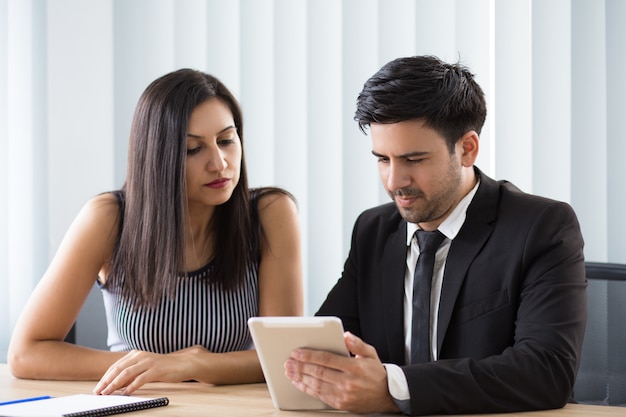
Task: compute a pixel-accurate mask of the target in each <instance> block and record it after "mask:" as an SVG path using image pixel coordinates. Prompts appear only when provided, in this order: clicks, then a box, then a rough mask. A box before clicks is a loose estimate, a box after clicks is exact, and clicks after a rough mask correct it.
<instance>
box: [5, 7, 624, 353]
mask: <svg viewBox="0 0 626 417" xmlns="http://www.w3.org/2000/svg"><path fill="white" fill-rule="evenodd" d="M624 22H626V5H625V2H623V1H621V0H604V1H602V0H553V1H550V2H546V1H541V0H535V1H532V0H507V1H497V0H474V1H467V0H439V1H430V0H413V1H409V0H342V1H339V0H238V1H237V0H230V1H223V0H207V1H203V0H185V1H177V0H98V1H96V0H93V1H84V0H49V1H46V0H0V195H2V199H1V200H0V360H3V359H4V355H5V350H6V345H7V343H8V340H9V337H10V332H11V329H12V326H13V325H14V323H15V320H16V319H17V315H18V314H19V312H20V310H21V307H22V305H23V303H24V302H25V300H26V298H27V297H28V294H29V293H30V291H31V290H32V287H33V286H34V285H35V283H36V282H37V280H38V279H39V277H40V276H41V275H42V273H43V272H44V270H45V268H46V266H47V264H48V262H49V260H50V258H51V256H52V255H53V253H54V252H55V250H56V248H57V246H58V244H59V241H60V240H61V239H62V237H63V234H64V231H65V230H66V228H67V227H68V225H69V223H70V222H71V220H72V218H73V217H74V215H75V214H76V213H77V211H78V210H79V208H80V207H81V205H82V204H83V203H84V202H85V201H86V200H87V199H88V198H89V197H91V196H92V195H94V194H96V193H98V192H101V191H104V190H110V189H113V188H116V187H119V186H120V185H121V183H122V181H123V179H124V175H125V168H126V143H127V136H128V131H129V125H130V119H131V116H132V112H133V109H134V106H135V104H136V100H137V99H138V97H139V94H140V93H141V91H143V89H144V88H145V87H146V86H147V84H148V83H149V82H150V81H152V80H153V79H154V78H156V77H157V76H160V75H162V74H164V73H166V72H168V71H171V70H173V69H176V68H180V67H193V68H197V69H201V70H204V71H207V72H210V73H212V74H214V75H216V76H218V77H219V78H221V79H222V80H223V81H224V82H225V83H226V84H227V85H228V86H229V87H230V88H231V89H232V91H233V92H234V93H235V95H236V96H237V97H238V98H239V99H240V101H241V104H242V107H243V109H244V115H245V121H246V153H247V158H248V164H249V171H250V172H249V173H250V180H251V181H250V182H251V184H252V185H269V184H275V185H279V186H283V187H285V188H287V189H289V190H290V191H292V192H293V193H294V194H295V195H296V197H297V198H298V200H299V206H300V213H301V219H302V225H303V232H304V236H303V248H304V250H305V254H304V259H305V279H306V291H307V298H306V300H307V303H306V310H307V313H309V314H312V313H313V312H315V310H316V308H317V306H319V304H320V303H321V301H322V300H323V298H324V297H325V295H326V293H327V292H328V290H329V289H330V287H331V286H332V285H333V283H334V282H335V281H336V279H337V278H338V277H339V275H340V273H341V270H342V267H343V261H344V259H345V257H346V255H347V251H348V245H349V239H350V232H351V229H352V224H353V222H354V220H355V218H356V216H357V215H358V213H359V212H360V211H362V210H363V209H365V208H367V207H370V206H373V205H376V204H378V203H381V202H386V201H387V197H386V196H385V194H384V192H383V191H382V187H381V186H380V184H379V180H378V174H377V170H376V166H375V162H374V159H373V158H372V157H371V155H370V144H369V139H368V138H367V137H366V136H363V135H362V134H361V133H360V132H359V131H358V128H357V126H356V123H355V122H354V121H353V119H352V117H353V113H354V104H355V101H356V96H357V94H358V92H359V91H360V89H361V86H362V84H363V82H365V80H366V79H367V78H368V77H369V76H370V75H372V74H373V73H374V72H375V71H376V70H377V69H378V68H379V67H380V66H381V65H382V64H384V63H386V62H387V61H389V60H391V59H393V58H395V57H398V56H403V55H404V56H406V55H415V54H434V55H439V56H440V57H442V58H444V59H446V60H452V61H456V60H457V59H460V60H461V62H462V63H465V64H467V65H468V66H470V68H471V69H472V71H473V72H474V73H475V74H476V77H477V79H478V80H479V82H480V83H481V85H482V86H483V88H484V90H485V92H486V94H487V98H488V105H489V115H488V120H487V125H486V127H485V130H484V132H483V135H482V137H481V154H480V157H479V161H478V165H479V166H480V167H481V168H482V169H483V170H484V171H486V172H487V173H488V174H490V175H491V176H493V177H496V178H498V179H500V178H506V179H509V180H511V181H513V182H514V183H516V184H518V185H519V186H520V187H521V188H522V189H524V190H525V191H528V192H534V193H537V194H541V195H545V196H548V197H553V198H557V199H560V200H564V201H568V202H570V203H571V204H572V205H573V206H574V208H575V210H576V211H577V213H578V215H579V217H580V220H581V224H582V227H583V233H584V235H585V239H586V254H587V258H588V260H593V261H611V262H619V263H626V250H625V249H626V218H625V217H624V215H623V213H624V212H626V188H625V187H624V185H623V182H622V181H623V178H626V165H625V164H623V163H622V161H621V159H622V158H623V155H624V154H626V144H625V141H624V140H623V129H622V127H621V123H620V122H621V121H622V119H623V117H624V106H623V104H622V101H623V97H625V96H626V79H624V77H623V74H624V73H626V57H625V56H624V54H623V51H624V50H625V46H626V45H625V43H626V29H625V27H626V25H624ZM94 278H95V277H94ZM99 303H100V300H99V294H98V293H97V290H96V291H95V292H94V293H93V294H92V297H91V298H90V300H89V301H88V304H87V307H86V309H85V312H84V313H83V315H81V319H80V321H79V325H78V338H79V342H81V343H85V344H90V345H97V346H101V345H102V344H103V343H104V339H103V334H104V333H103V331H104V328H103V326H104V320H103V318H102V315H101V311H100V310H99V309H100V308H101V307H100V306H99Z"/></svg>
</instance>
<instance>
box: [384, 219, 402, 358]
mask: <svg viewBox="0 0 626 417" xmlns="http://www.w3.org/2000/svg"><path fill="white" fill-rule="evenodd" d="M405 269H406V222H405V221H404V220H403V221H400V222H399V225H398V228H397V229H396V230H395V231H394V232H393V233H391V234H390V235H389V238H388V239H387V243H386V244H385V250H384V253H383V259H382V271H381V275H382V277H383V285H382V287H383V302H384V307H385V308H384V311H383V325H384V326H385V332H386V334H387V348H388V349H389V355H390V359H391V361H392V362H393V363H398V364H403V363H404V360H405V357H404V327H403V324H404V315H403V311H404V272H405Z"/></svg>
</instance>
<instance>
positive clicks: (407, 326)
mask: <svg viewBox="0 0 626 417" xmlns="http://www.w3.org/2000/svg"><path fill="white" fill-rule="evenodd" d="M479 183H480V181H477V182H476V185H475V186H474V188H472V190H471V191H470V192H469V193H467V195H466V196H465V197H463V199H462V200H461V201H460V202H459V204H457V206H456V207H455V208H454V210H453V211H452V213H450V215H449V216H448V217H447V218H446V219H445V220H444V221H443V222H442V223H441V224H440V225H439V228H438V230H439V231H440V232H441V233H443V235H444V236H445V237H446V238H445V239H444V240H443V242H442V244H441V245H440V246H439V249H437V252H436V254H435V268H434V271H433V280H432V289H431V293H430V341H431V343H430V356H431V360H433V361H436V360H437V358H438V352H437V320H438V316H439V300H440V299H441V287H442V284H443V272H444V270H445V264H446V258H447V257H448V251H449V250H450V244H451V243H452V240H453V239H454V238H455V237H456V235H457V234H458V233H459V230H461V227H462V226H463V223H464V222H465V216H466V213H467V207H468V206H469V205H470V203H471V202H472V199H473V198H474V195H475V194H476V190H477V189H478V185H479ZM416 230H419V226H418V225H417V224H416V223H407V225H406V242H407V243H406V244H407V255H406V270H405V273H404V358H405V363H406V364H407V365H408V364H410V362H411V361H410V358H411V320H412V317H413V314H412V309H413V273H414V272H415V265H416V263H417V258H418V257H419V245H418V244H417V238H416V237H415V231H416ZM384 365H385V368H386V370H387V385H388V387H389V393H390V394H391V395H392V396H393V397H394V398H395V399H396V400H401V401H402V400H408V399H409V398H410V394H409V386H408V383H407V380H406V377H405V375H404V372H402V369H400V367H399V366H397V365H394V364H384Z"/></svg>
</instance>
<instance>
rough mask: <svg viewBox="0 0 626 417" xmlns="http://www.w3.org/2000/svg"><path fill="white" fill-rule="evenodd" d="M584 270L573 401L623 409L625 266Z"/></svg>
mask: <svg viewBox="0 0 626 417" xmlns="http://www.w3.org/2000/svg"><path fill="white" fill-rule="evenodd" d="M585 267H586V270H587V279H588V283H589V285H588V287H587V300H588V317H587V329H586V331H585V340H584V343H583V354H582V358H581V363H580V368H579V370H578V376H577V378H576V385H575V386H574V399H575V400H576V401H577V402H580V403H590V404H604V405H621V406H626V265H624V264H614V263H599V262H586V263H585Z"/></svg>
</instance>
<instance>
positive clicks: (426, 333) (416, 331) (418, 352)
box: [411, 230, 445, 363]
mask: <svg viewBox="0 0 626 417" xmlns="http://www.w3.org/2000/svg"><path fill="white" fill-rule="evenodd" d="M415 235H416V236H417V243H418V245H419V248H420V255H419V257H418V258H417V264H416V265H415V274H414V275H413V317H412V322H411V363H422V362H429V361H430V288H431V281H432V278H433V269H434V267H435V252H437V248H438V247H439V245H441V242H443V239H444V238H445V236H444V235H442V234H441V232H440V231H438V230H435V231H434V232H427V231H425V230H418V231H416V232H415Z"/></svg>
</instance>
